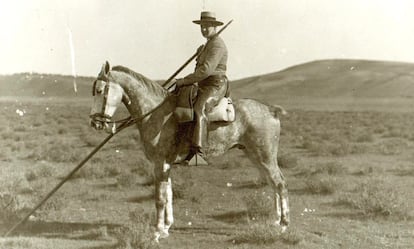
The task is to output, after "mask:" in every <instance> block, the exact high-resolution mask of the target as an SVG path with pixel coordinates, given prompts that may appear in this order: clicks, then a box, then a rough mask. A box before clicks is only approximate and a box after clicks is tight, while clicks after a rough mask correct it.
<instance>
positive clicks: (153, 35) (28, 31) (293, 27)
mask: <svg viewBox="0 0 414 249" xmlns="http://www.w3.org/2000/svg"><path fill="white" fill-rule="evenodd" d="M202 10H210V11H214V12H216V15H217V18H218V19H220V20H221V21H223V22H224V23H227V22H228V21H230V20H232V19H233V20H234V21H233V23H232V24H231V25H230V26H229V27H228V28H227V29H226V31H224V32H223V33H222V35H221V36H222V37H223V39H224V40H225V43H226V45H227V47H228V50H229V61H228V76H229V78H230V79H240V78H244V77H248V76H253V75H259V74H264V73H271V72H276V71H279V70H282V69H285V68H287V67H290V66H294V65H296V64H300V63H304V62H309V61H314V60H321V59H333V58H343V59H348V58H349V59H369V60H387V61H404V62H414V1H411V0H289V1H287V0H157V1H150V0H27V1H23V0H13V1H11V0H0V30H1V33H0V74H11V73H17V72H31V71H33V72H38V73H58V74H67V75H71V74H76V75H82V76H96V75H97V73H98V72H99V70H100V67H101V65H102V63H104V62H105V60H108V61H109V62H110V64H111V65H124V66H127V67H130V68H131V69H133V70H135V71H137V72H139V73H142V74H144V75H145V76H147V77H149V78H151V79H166V78H168V77H169V76H170V75H171V74H173V73H174V72H175V70H176V69H177V68H178V67H179V66H181V65H182V64H183V63H184V62H185V61H186V60H187V59H188V58H189V57H190V56H191V55H192V54H193V53H194V52H195V50H196V48H197V47H198V46H199V45H201V44H203V43H204V42H205V40H204V38H203V37H202V36H201V34H200V30H199V27H198V26H197V25H195V24H193V23H192V20H195V19H198V18H199V16H200V11H202ZM193 68H194V64H191V65H190V66H189V67H188V68H187V69H186V70H185V71H184V72H183V73H182V74H180V75H179V76H184V75H185V74H186V73H188V72H190V71H191V70H192V69H193Z"/></svg>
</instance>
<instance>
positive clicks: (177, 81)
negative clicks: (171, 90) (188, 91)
mask: <svg viewBox="0 0 414 249" xmlns="http://www.w3.org/2000/svg"><path fill="white" fill-rule="evenodd" d="M174 83H175V85H176V86H177V87H182V86H185V85H184V83H185V81H184V79H178V80H176V81H175V82H174Z"/></svg>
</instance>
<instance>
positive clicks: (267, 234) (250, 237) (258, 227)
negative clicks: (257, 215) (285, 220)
mask: <svg viewBox="0 0 414 249" xmlns="http://www.w3.org/2000/svg"><path fill="white" fill-rule="evenodd" d="M277 241H282V242H283V243H284V244H290V245H296V244H298V243H299V242H301V241H302V237H301V236H300V235H299V233H298V232H297V231H295V230H292V229H289V230H288V231H286V232H285V233H282V232H281V230H280V228H279V227H277V226H275V225H271V224H263V223H261V224H258V223H255V224H251V225H249V227H248V229H247V230H242V231H239V232H238V233H237V234H236V236H235V237H234V238H233V243H235V244H254V245H269V244H273V243H275V242H277Z"/></svg>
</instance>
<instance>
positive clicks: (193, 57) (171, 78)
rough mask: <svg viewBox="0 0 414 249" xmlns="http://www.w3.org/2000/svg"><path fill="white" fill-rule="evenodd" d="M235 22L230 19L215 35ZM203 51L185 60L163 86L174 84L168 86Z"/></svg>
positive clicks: (168, 87)
mask: <svg viewBox="0 0 414 249" xmlns="http://www.w3.org/2000/svg"><path fill="white" fill-rule="evenodd" d="M232 22H233V20H230V21H229V22H228V23H227V24H226V25H224V26H223V27H222V28H221V29H220V30H219V31H218V32H217V33H216V34H215V36H217V35H219V34H220V33H221V32H223V30H225V29H226V28H227V26H229V25H230V23H232ZM200 52H201V51H197V52H195V53H194V54H193V55H192V56H191V57H190V58H188V60H187V61H186V62H184V64H183V65H182V66H181V67H180V68H179V69H177V71H175V73H174V74H173V75H171V76H170V77H169V78H168V79H167V80H166V81H165V82H164V84H162V86H163V87H165V88H167V89H168V90H169V89H170V88H171V87H172V86H173V85H174V84H172V85H170V86H168V84H169V83H170V82H171V81H172V80H173V79H174V78H175V76H177V75H178V74H179V73H180V72H181V71H182V70H183V69H184V68H185V67H186V66H188V64H190V62H191V61H192V60H194V59H195V58H196V57H197V55H198V53H200Z"/></svg>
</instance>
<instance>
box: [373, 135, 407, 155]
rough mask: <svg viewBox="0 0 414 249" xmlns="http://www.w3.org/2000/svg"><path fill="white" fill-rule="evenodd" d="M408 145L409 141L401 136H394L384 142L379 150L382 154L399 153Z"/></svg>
mask: <svg viewBox="0 0 414 249" xmlns="http://www.w3.org/2000/svg"><path fill="white" fill-rule="evenodd" d="M406 147H407V143H406V142H405V141H404V140H402V139H400V138H393V139H389V140H386V141H384V142H382V143H381V144H380V145H379V147H378V150H379V152H380V153H381V154H382V155H399V154H401V153H402V151H403V150H404V149H405V148H406Z"/></svg>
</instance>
